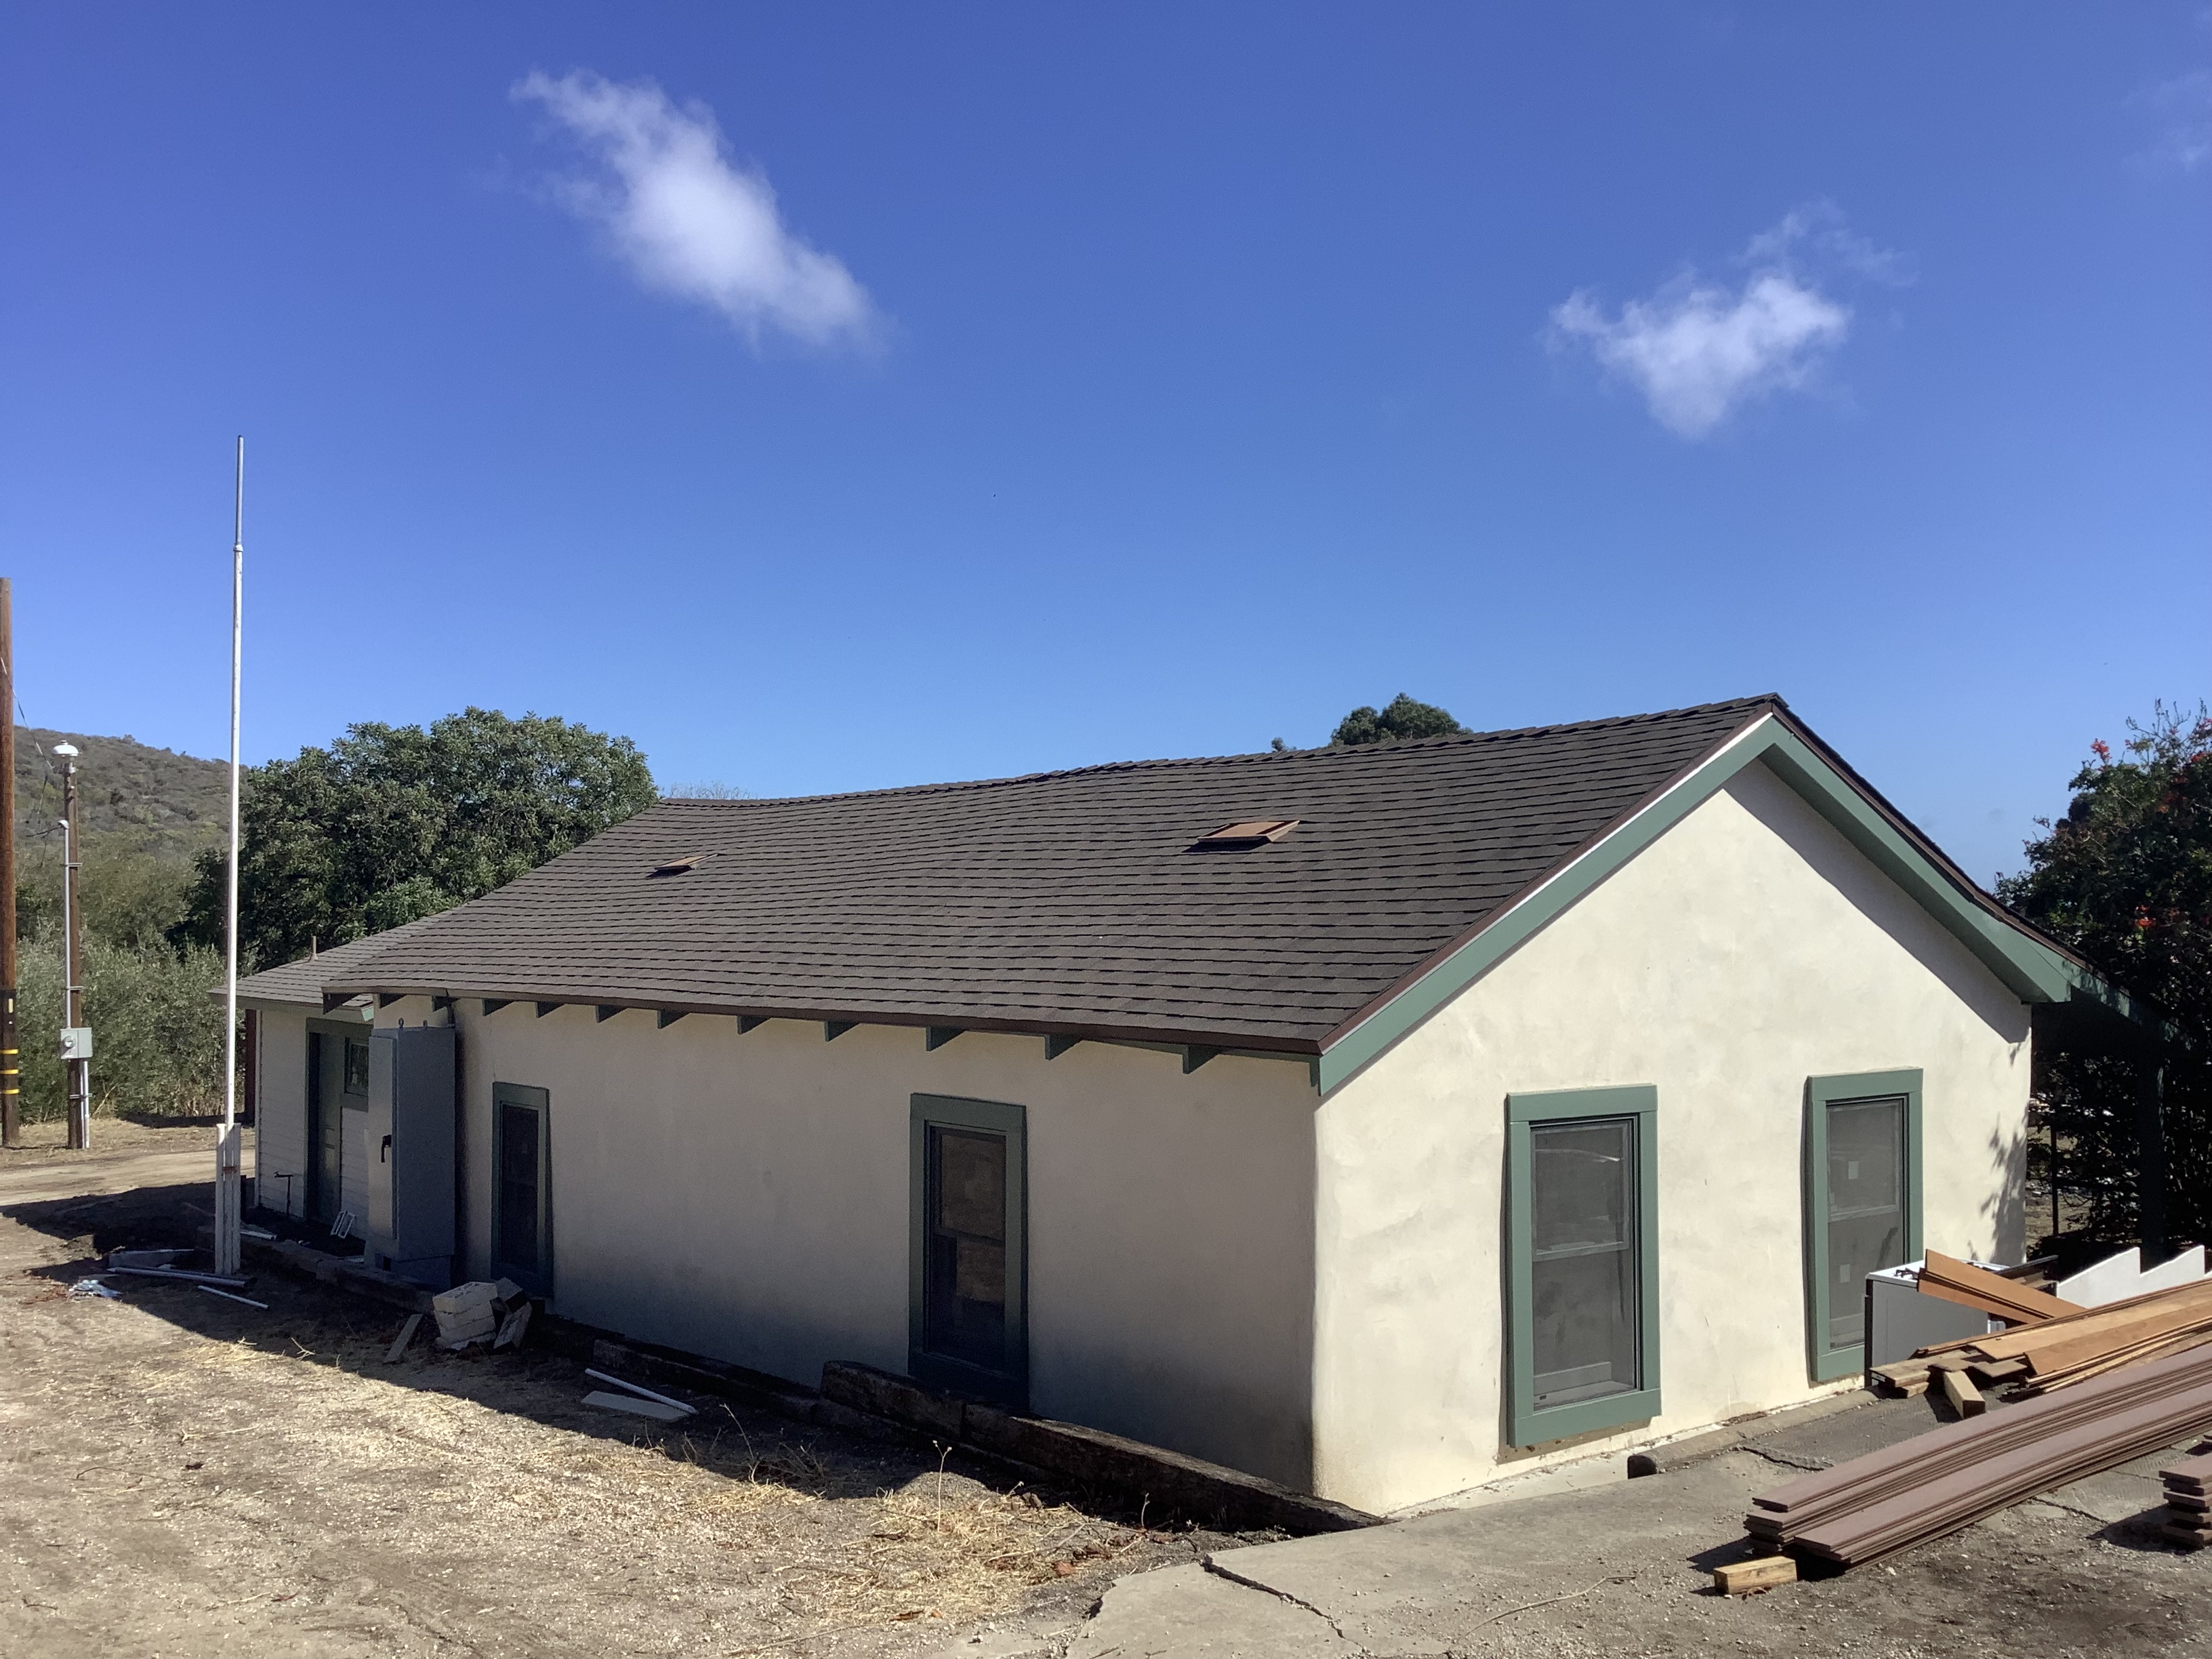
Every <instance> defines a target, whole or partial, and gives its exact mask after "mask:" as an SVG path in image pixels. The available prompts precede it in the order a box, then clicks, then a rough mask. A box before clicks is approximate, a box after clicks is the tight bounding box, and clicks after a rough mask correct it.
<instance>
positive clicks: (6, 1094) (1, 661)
mask: <svg viewBox="0 0 2212 1659" xmlns="http://www.w3.org/2000/svg"><path fill="white" fill-rule="evenodd" d="M21 1085H22V1068H21V1065H20V1064H19V1063H18V1057H17V1055H16V1053H15V595H14V593H13V592H12V591H11V590H10V587H9V581H8V579H7V578H6V577H5V576H0V1146H21V1145H22V1144H23V1126H22V1121H21V1115H20V1113H19V1112H18V1110H17V1108H18V1107H19V1106H20V1105H21V1098H20V1091H21Z"/></svg>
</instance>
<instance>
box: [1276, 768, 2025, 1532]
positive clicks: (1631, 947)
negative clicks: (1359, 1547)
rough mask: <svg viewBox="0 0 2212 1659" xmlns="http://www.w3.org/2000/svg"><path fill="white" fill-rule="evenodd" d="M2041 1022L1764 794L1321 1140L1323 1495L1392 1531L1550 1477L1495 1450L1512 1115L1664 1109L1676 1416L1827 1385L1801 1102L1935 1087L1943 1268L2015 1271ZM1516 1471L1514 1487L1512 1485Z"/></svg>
mask: <svg viewBox="0 0 2212 1659" xmlns="http://www.w3.org/2000/svg"><path fill="white" fill-rule="evenodd" d="M2027 1038H2028V1018H2027V1010H2026V1009H2025V1008H2024V1007H2023V1006H2021V1004H2020V1003H2019V1002H2018V1001H2016V1000H2015V999H2014V998H2013V997H2012V995H2011V994H2009V993H2008V992H2007V991H2006V990H2005V989H2004V988H2003V987H2002V985H2001V984H1999V983H1998V982H1997V981H1996V979H1995V978H1994V977H1993V976H1992V975H1990V974H1989V973H1988V971H1987V970H1986V969H1984V968H1983V967H1982V966H1981V965H1980V964H1979V963H1978V962H1976V961H1975V960H1974V959H1973V958H1972V957H1970V956H1969V955H1968V954H1967V953H1966V951H1965V950H1964V949H1963V948H1962V947H1961V946H1960V945H1958V944H1957V942H1956V941H1955V940H1954V939H1952V938H1951V937H1950V936H1949V935H1948V934H1947V933H1943V932H1942V930H1941V929H1940V928H1939V927H1937V926H1936V923H1935V922H1934V921H1931V920H1930V919H1929V917H1928V916H1927V915H1925V913H1924V912H1923V911H1921V910H1920V909H1919V908H1917V906H1915V905H1913V904H1912V903H1911V902H1909V901H1908V900H1907V899H1906V898H1905V896H1903V895H1902V894H1901V893H1899V891H1898V890H1896V889H1895V888H1894V887H1893V886H1892V885H1891V884H1889V883H1888V882H1887V880H1886V879H1885V878H1883V877H1881V875H1880V874H1879V873H1878V872H1876V871H1875V870H1874V868H1873V867H1872V866H1870V865H1869V864H1868V863H1867V862H1866V860H1864V859H1863V857H1861V855H1860V854H1858V853H1857V851H1856V850H1855V849H1853V848H1851V847H1850V845H1849V844H1848V843H1847V842H1844V840H1843V839H1842V838H1841V837H1840V836H1838V835H1837V834H1836V832H1835V831H1834V830H1833V829H1831V828H1830V827H1829V826H1828V825H1827V824H1826V823H1825V822H1823V821H1822V820H1820V818H1819V817H1817V816H1815V815H1814V812H1813V811H1811V809H1810V808H1809V807H1808V806H1807V805H1805V804H1804V803H1803V801H1802V800H1801V799H1799V798H1798V797H1797V796H1796V794H1795V793H1792V792H1790V790H1789V789H1788V787H1786V786H1784V784H1782V783H1781V782H1780V781H1778V780H1777V779H1776V778H1775V777H1774V776H1773V775H1771V774H1770V773H1768V772H1767V771H1766V770H1765V769H1764V768H1763V767H1757V766H1754V767H1753V768H1751V769H1747V771H1746V772H1745V773H1743V774H1742V775H1740V776H1739V777H1738V779H1737V780H1736V781H1735V782H1734V783H1733V784H1731V785H1730V786H1729V788H1727V789H1726V790H1724V791H1723V792H1722V793H1719V794H1717V795H1716V796H1715V797H1714V798H1713V799H1711V800H1709V801H1707V802H1706V803H1705V804H1704V805H1701V806H1699V808H1698V809H1697V810H1696V811H1694V812H1692V814H1691V815H1690V816H1689V817H1687V818H1686V819H1685V820H1684V821H1683V822H1682V823H1680V824H1678V825H1677V826H1676V827H1675V828H1674V829H1673V830H1672V831H1670V832H1669V833H1668V834H1667V835H1666V836H1662V838H1661V839H1660V840H1659V841H1658V842H1656V843H1655V844H1654V845H1653V846H1651V847H1650V848H1648V849H1647V850H1646V851H1645V852H1644V854H1642V855H1641V856H1639V857H1638V858H1637V859H1635V860H1632V861H1631V862H1630V863H1629V864H1628V865H1627V866H1626V867H1625V868H1623V869H1622V870H1620V872H1617V873H1616V874H1614V875H1613V877H1612V878H1610V879H1609V880H1607V882H1606V883H1604V884H1602V885H1601V886H1600V887H1599V888H1598V889H1597V890H1595V891H1594V892H1592V893H1590V894H1589V895H1588V896H1586V897H1584V898H1583V900H1582V902H1580V903H1578V904H1577V905H1576V906H1575V907H1574V908H1572V909H1571V910H1569V911H1568V912H1567V913H1566V914H1565V915H1563V916H1562V917H1560V918H1559V920H1558V921H1554V922H1553V924H1552V926H1550V927H1547V928H1546V929H1545V930H1543V931H1542V932H1541V933H1538V934H1537V935H1536V936H1535V937H1534V938H1533V939H1530V940H1529V941H1528V943H1527V944H1526V945H1523V946H1522V948H1521V949H1520V950H1519V951H1516V953H1514V954H1513V955H1512V956H1510V957H1507V958H1506V959H1505V960H1504V961H1503V962H1501V963H1498V965H1497V966H1496V967H1495V968H1493V969H1491V970H1490V972H1489V973H1488V974H1487V975H1485V976H1484V977H1482V978H1481V979H1480V980H1478V981H1475V982H1474V984H1472V985H1470V986H1469V987H1468V988H1467V989H1466V990H1465V991H1463V992H1462V993H1461V994H1460V995H1459V996H1458V997H1456V998H1455V999H1454V1000H1452V1001H1451V1002H1449V1003H1448V1004H1447V1005H1446V1006H1444V1007H1443V1008H1441V1009H1439V1010H1438V1011H1437V1013H1436V1014H1435V1015H1434V1016H1432V1017H1431V1018H1430V1019H1429V1020H1427V1021H1426V1022H1425V1024H1422V1025H1421V1026H1420V1027H1419V1028H1418V1029H1417V1030H1414V1031H1413V1032H1411V1033H1409V1034H1408V1035H1407V1036H1406V1037H1405V1038H1404V1039H1403V1040H1402V1041H1401V1042H1399V1043H1398V1044H1397V1045H1396V1047H1395V1048H1393V1049H1391V1050H1390V1051H1389V1052H1388V1053H1386V1054H1383V1055H1382V1056H1381V1057H1379V1058H1378V1059H1377V1060H1376V1061H1375V1063H1374V1064H1372V1065H1371V1066H1369V1067H1367V1068H1366V1069H1365V1070H1364V1072H1363V1073H1360V1074H1359V1075H1358V1076H1356V1077H1354V1078H1353V1079H1350V1080H1349V1081H1347V1082H1346V1084H1344V1085H1342V1086H1341V1087H1340V1089H1338V1090H1337V1091H1335V1093H1334V1094H1333V1095H1332V1096H1331V1097H1330V1098H1329V1099H1328V1102H1327V1103H1326V1104H1325V1105H1323V1106H1322V1109H1321V1110H1320V1117H1319V1127H1318V1133H1317V1164H1318V1190H1317V1200H1316V1235H1317V1275H1316V1280H1317V1282H1316V1366H1315V1391H1316V1405H1315V1413H1316V1427H1315V1436H1316V1469H1317V1475H1318V1489H1319V1490H1320V1491H1322V1492H1324V1493H1326V1494H1327V1495H1328V1496H1330V1497H1333V1498H1340V1499H1342V1500H1344V1501H1346V1502H1348V1503H1352V1504H1358V1505H1359V1506H1361V1507H1364V1508H1367V1509H1371V1510H1389V1509H1395V1508H1399V1507H1401V1506H1404V1505H1407V1504H1416V1503H1419V1502H1421V1501H1424V1500H1425V1499H1428V1498H1436V1497H1440V1496H1443V1495H1444V1494H1447V1493H1449V1492H1455V1491H1460V1490H1463V1489H1464V1488H1466V1487H1468V1486H1472V1485H1475V1484H1478V1483H1480V1481H1483V1480H1487V1479H1490V1478H1492V1477H1494V1476H1495V1475H1497V1474H1500V1473H1502V1472H1504V1468H1522V1467H1530V1466H1533V1465H1534V1463H1536V1462H1541V1461H1544V1459H1543V1458H1531V1457H1528V1455H1525V1454H1522V1453H1519V1452H1510V1451H1508V1450H1507V1449H1505V1447H1504V1441H1505V1439H1506V1437H1507V1432H1508V1431H1507V1429H1506V1425H1505V1422H1504V1395H1503V1386H1502V1384H1503V1370H1502V1367H1503V1364H1504V1343H1503V1321H1504V1310H1503V1306H1502V1293H1501V1261H1500V1241H1501V1235H1502V1222H1501V1216H1502V1211H1503V1178H1504V1155H1505V1140H1504V1125H1505V1097H1506V1096H1507V1095H1508V1094H1509V1093H1515V1092H1519V1091H1534V1090H1543V1089H1561V1088H1576V1087H1583V1086H1595V1085H1617V1084H1651V1085H1656V1086H1657V1089H1658V1096H1659V1108H1658V1143H1659V1146H1658V1153H1659V1204H1658V1208H1659V1262H1660V1298H1661V1328H1662V1379H1661V1380H1662V1389H1663V1395H1664V1405H1663V1409H1664V1415H1663V1416H1662V1418H1660V1419H1658V1420H1657V1421H1656V1422H1655V1423H1654V1424H1653V1425H1651V1426H1650V1428H1649V1429H1646V1430H1644V1431H1639V1432H1638V1433H1637V1434H1635V1435H1634V1436H1632V1437H1615V1439H1614V1440H1612V1441H1597V1442H1593V1443H1583V1444H1581V1445H1577V1446H1575V1447H1573V1448H1571V1449H1565V1450H1559V1451H1554V1452H1553V1453H1551V1454H1548V1456H1550V1457H1552V1458H1558V1457H1563V1456H1570V1455H1571V1456H1583V1455H1589V1454H1590V1453H1591V1452H1593V1451H1595V1450H1599V1449H1603V1448H1604V1447H1605V1446H1606V1445H1608V1444H1613V1443H1619V1444H1626V1443H1632V1441H1648V1440H1650V1439H1651V1438H1654V1437H1659V1436H1662V1435H1665V1434H1668V1433H1670V1432H1675V1431H1683V1430H1687V1429H1691V1428H1694V1427H1698V1426H1702V1425H1706V1424H1710V1423H1712V1422H1716V1421H1718V1420H1721V1419H1725V1418H1727V1417H1729V1416H1732V1415H1735V1414H1738V1413H1742V1412H1746V1411H1749V1410H1753V1409H1758V1408H1762V1407H1772V1406H1777V1405H1780V1404H1784V1403H1786V1402H1788V1401H1792V1400H1796V1399H1799V1398H1802V1397H1807V1396H1809V1395H1813V1394H1814V1393H1816V1392H1820V1390H1819V1389H1815V1388H1814V1386H1813V1385H1812V1384H1810V1383H1808V1380H1807V1370H1806V1349H1805V1334H1804V1284H1803V1267H1802V1216H1801V1209H1802V1204H1801V1197H1800V1194H1801V1185H1800V1182H1801V1173H1800V1146H1801V1137H1802V1122H1803V1111H1804V1106H1803V1102H1804V1099H1805V1085H1806V1079H1808V1077H1810V1076H1814V1075H1825V1074H1829V1073H1850V1072H1863V1071H1875V1070H1881V1069H1887V1068H1891V1067H1902V1066H1918V1067H1920V1068H1922V1069H1923V1072H1924V1073H1925V1074H1926V1077H1925V1099H1924V1133H1925V1175H1924V1197H1925V1208H1924V1215H1925V1228H1926V1242H1927V1243H1928V1244H1929V1245H1930V1246H1932V1247H1934V1248H1936V1249H1943V1250H1948V1251H1950V1252H1952V1253H1954V1254H1956V1255H1984V1256H1989V1255H1994V1256H1995V1257H1996V1258H1997V1259H2007V1260H2017V1259H2018V1257H2017V1252H2018V1251H2019V1249H2020V1248H2021V1233H2022V1231H2023V1225H2024V1220H2023V1216H2022V1212H2021V1163H2022V1147H2023V1134H2024V1127H2025V1115H2026V1108H2027V1080H2028V1042H2027ZM1502 1466H1503V1467H1502Z"/></svg>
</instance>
